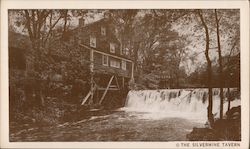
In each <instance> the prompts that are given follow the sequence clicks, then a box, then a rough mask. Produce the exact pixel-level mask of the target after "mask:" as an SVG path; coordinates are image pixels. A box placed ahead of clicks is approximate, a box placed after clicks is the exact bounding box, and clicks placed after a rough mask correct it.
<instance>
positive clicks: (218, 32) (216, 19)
mask: <svg viewBox="0 0 250 149" xmlns="http://www.w3.org/2000/svg"><path fill="white" fill-rule="evenodd" d="M214 14H215V22H216V33H217V34H216V35H217V46H218V57H219V58H218V63H219V78H220V119H222V118H223V99H224V97H223V84H224V83H223V80H224V79H223V67H222V56H221V43H220V29H219V21H220V20H219V19H218V15H217V10H216V9H215V10H214Z"/></svg>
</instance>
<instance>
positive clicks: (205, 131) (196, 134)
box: [187, 127, 219, 141]
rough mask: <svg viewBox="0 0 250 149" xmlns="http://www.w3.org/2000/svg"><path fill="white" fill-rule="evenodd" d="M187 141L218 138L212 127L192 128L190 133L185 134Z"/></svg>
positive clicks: (215, 139)
mask: <svg viewBox="0 0 250 149" xmlns="http://www.w3.org/2000/svg"><path fill="white" fill-rule="evenodd" d="M187 138H188V140H189V141H217V140H219V138H218V137H217V136H216V134H215V132H214V130H213V129H209V128H196V127H194V128H193V131H192V132H191V133H190V134H187Z"/></svg>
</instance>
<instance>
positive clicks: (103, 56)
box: [102, 55, 108, 66]
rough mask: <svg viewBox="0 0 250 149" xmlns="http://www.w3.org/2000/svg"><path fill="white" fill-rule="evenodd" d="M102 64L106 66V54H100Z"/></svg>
mask: <svg viewBox="0 0 250 149" xmlns="http://www.w3.org/2000/svg"><path fill="white" fill-rule="evenodd" d="M102 65H103V66H108V56H107V55H102Z"/></svg>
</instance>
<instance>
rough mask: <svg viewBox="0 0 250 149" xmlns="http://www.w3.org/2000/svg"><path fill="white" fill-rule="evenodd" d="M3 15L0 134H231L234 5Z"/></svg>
mask: <svg viewBox="0 0 250 149" xmlns="http://www.w3.org/2000/svg"><path fill="white" fill-rule="evenodd" d="M8 13H9V14H8V17H9V22H8V23H9V24H8V25H9V26H8V27H9V28H8V32H9V103H10V104H9V106H10V108H9V116H10V117H9V121H10V123H9V125H10V141H181V140H191V141H210V140H213V141H215V140H216V141H219V140H228V141H240V140H241V134H240V132H241V127H240V126H241V125H240V124H241V104H240V103H241V102H240V101H241V96H240V11H239V9H227V10H226V9H186V10H182V9H122V10H121V9H119V10H114V9H107V10H100V9H88V10H86V9H81V10H72V9H58V10H55V9H53V10H51V9H38V10H35V9H32V10H29V9H25V10H9V11H8ZM163 130H164V131H163Z"/></svg>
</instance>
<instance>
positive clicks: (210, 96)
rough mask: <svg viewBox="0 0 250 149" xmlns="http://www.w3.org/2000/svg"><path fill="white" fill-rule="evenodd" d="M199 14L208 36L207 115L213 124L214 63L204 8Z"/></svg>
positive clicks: (198, 11) (206, 54)
mask: <svg viewBox="0 0 250 149" xmlns="http://www.w3.org/2000/svg"><path fill="white" fill-rule="evenodd" d="M197 14H198V16H199V18H200V21H201V24H202V26H203V28H204V31H205V36H206V46H205V57H206V60H207V86H208V107H207V114H208V115H207V116H208V120H209V123H210V125H211V126H213V123H214V118H213V112H212V111H213V93H212V86H211V80H212V64H211V60H210V57H209V41H210V39H209V31H208V26H207V23H206V22H205V20H204V17H203V14H202V10H197Z"/></svg>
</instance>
